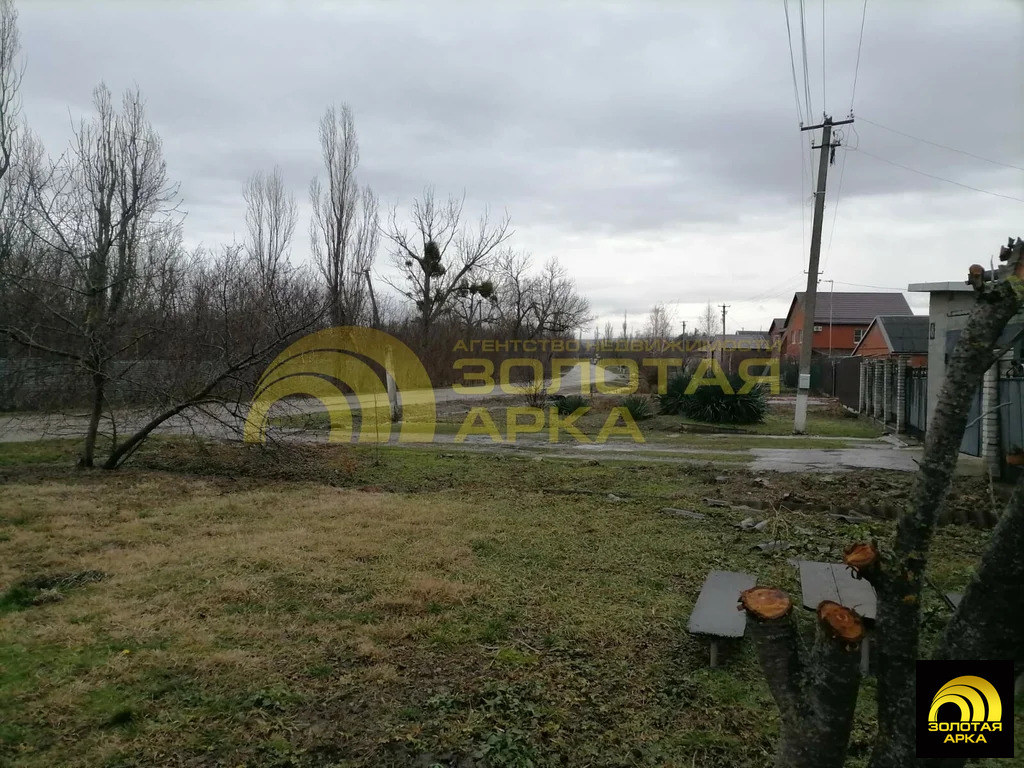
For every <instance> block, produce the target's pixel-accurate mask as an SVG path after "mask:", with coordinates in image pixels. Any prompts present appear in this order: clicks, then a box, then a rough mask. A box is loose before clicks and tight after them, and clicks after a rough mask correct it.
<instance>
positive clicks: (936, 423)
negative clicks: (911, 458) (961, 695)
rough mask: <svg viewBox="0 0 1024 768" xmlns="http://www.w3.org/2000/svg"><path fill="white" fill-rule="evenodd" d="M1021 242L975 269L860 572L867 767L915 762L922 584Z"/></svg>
mask: <svg viewBox="0 0 1024 768" xmlns="http://www.w3.org/2000/svg"><path fill="white" fill-rule="evenodd" d="M1021 247H1022V243H1021V241H1020V239H1018V240H1017V241H1016V243H1015V244H1013V248H1012V250H1011V249H1007V248H1004V249H1003V254H1002V256H1003V258H1004V259H1007V260H1009V262H1010V263H1009V265H1008V266H1009V270H1008V271H1009V274H1007V275H1005V276H1004V277H1003V278H1002V279H1000V280H997V281H996V282H994V283H991V284H986V283H985V282H984V279H983V275H984V270H983V269H982V268H981V267H978V266H973V267H971V270H970V277H969V279H968V282H970V283H971V284H972V285H973V286H974V287H975V290H976V291H977V294H978V298H977V302H976V303H975V305H974V309H973V310H972V311H971V314H970V316H969V318H968V320H967V326H966V327H965V328H964V330H963V332H962V333H961V335H960V339H959V340H958V342H957V345H956V348H955V349H954V350H953V354H952V355H951V359H950V362H949V365H948V366H947V368H946V378H945V381H944V382H943V384H942V389H941V391H940V393H939V399H938V403H937V404H936V406H935V410H934V412H933V413H932V415H931V418H930V421H929V424H928V430H927V433H926V436H925V447H924V457H923V459H922V461H921V469H920V471H919V472H918V474H917V481H916V487H915V490H914V495H913V500H912V503H911V506H910V508H909V509H907V510H905V511H904V513H903V514H901V515H900V517H899V520H898V522H897V526H896V539H895V542H894V544H893V552H892V556H891V557H884V558H881V559H880V561H879V563H878V564H877V567H874V568H872V569H871V570H870V571H868V572H866V573H864V574H863V575H864V576H865V578H867V579H868V580H869V581H871V584H872V586H874V588H875V591H876V593H877V595H878V613H877V619H876V622H877V623H876V637H877V648H878V652H877V654H876V661H877V670H878V734H877V737H876V740H875V747H874V750H873V751H872V755H871V763H870V765H871V768H903V766H907V765H912V764H913V763H914V761H915V759H916V758H915V751H916V750H915V747H916V735H915V734H916V729H915V718H916V691H915V685H916V681H917V660H918V658H919V657H920V635H919V629H920V620H921V587H922V580H923V577H924V570H925V566H926V564H927V562H928V552H929V549H930V547H931V541H932V534H933V533H934V531H935V525H936V522H937V521H938V516H939V511H940V509H941V507H942V505H943V504H944V503H945V501H946V497H947V495H948V494H949V488H950V486H951V485H952V482H953V472H954V470H955V469H956V463H957V457H958V455H959V452H960V441H961V440H962V439H963V434H964V430H965V429H966V427H967V414H968V411H969V409H970V404H971V399H972V398H973V397H974V394H975V392H977V391H978V388H979V387H980V386H981V381H982V378H983V376H984V374H985V371H986V370H988V369H989V367H991V365H992V363H993V362H995V360H994V356H993V350H994V349H995V347H996V344H997V342H998V341H999V337H1000V335H1001V334H1002V332H1003V331H1004V330H1005V328H1006V325H1007V324H1008V323H1009V321H1010V319H1011V318H1012V317H1013V316H1014V315H1015V314H1017V312H1018V311H1019V310H1020V308H1021V305H1022V303H1024V280H1022V279H1021V277H1022V275H1024V260H1022V259H1021Z"/></svg>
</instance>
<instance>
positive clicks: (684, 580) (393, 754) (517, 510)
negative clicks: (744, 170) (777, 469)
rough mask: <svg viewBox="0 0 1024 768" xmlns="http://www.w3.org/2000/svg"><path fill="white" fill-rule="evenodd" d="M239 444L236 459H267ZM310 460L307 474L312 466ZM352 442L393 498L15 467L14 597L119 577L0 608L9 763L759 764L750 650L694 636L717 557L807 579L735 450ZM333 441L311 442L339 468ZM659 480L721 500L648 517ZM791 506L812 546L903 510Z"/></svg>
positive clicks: (952, 545) (965, 560) (782, 579)
mask: <svg viewBox="0 0 1024 768" xmlns="http://www.w3.org/2000/svg"><path fill="white" fill-rule="evenodd" d="M238 455H240V456H241V457H242V458H240V459H239V458H236V457H235V456H232V457H231V458H229V460H228V461H237V462H238V463H236V464H234V465H231V466H233V467H236V468H237V467H239V466H245V464H244V462H245V461H250V460H255V461H257V462H264V461H265V460H266V457H267V454H265V453H253V452H249V451H240V453H239V454H238ZM310 456H315V454H309V455H307V456H306V463H304V464H303V466H302V467H301V468H300V470H301V473H309V474H311V475H314V474H323V473H322V472H320V471H319V470H318V469H317V467H316V466H315V465H314V464H312V463H311V460H310ZM346 456H347V458H348V460H351V461H352V462H354V463H359V467H360V468H359V469H358V473H357V474H356V475H354V476H352V477H351V478H350V482H351V483H352V484H353V485H373V486H375V487H376V488H377V489H378V490H379V489H380V488H391V489H395V488H401V489H403V490H404V491H405V492H402V493H391V492H373V493H366V492H360V491H358V490H353V489H350V488H335V487H329V486H326V485H323V484H319V483H314V482H308V481H294V480H287V479H286V480H281V479H278V480H276V481H275V482H273V483H271V482H269V481H264V480H258V479H251V478H250V479H246V478H245V476H241V479H239V480H235V479H227V478H225V477H205V478H196V477H190V476H184V475H173V474H165V473H160V472H152V471H141V470H131V471H126V472H123V473H119V474H116V475H109V474H66V475H55V476H54V477H52V478H46V477H41V476H40V477H35V478H34V479H31V480H30V479H25V480H22V481H18V480H17V479H16V480H15V482H11V483H9V484H8V485H7V486H5V488H4V493H3V495H2V496H0V521H3V522H2V523H0V524H2V526H3V528H2V529H0V533H3V534H4V536H5V538H2V539H0V594H4V595H6V594H9V591H10V589H9V588H10V587H12V586H13V585H15V584H18V583H20V582H21V581H23V580H24V579H28V578H32V577H36V576H52V575H53V574H73V573H79V574H80V573H85V572H92V571H95V572H101V573H103V574H104V578H103V579H102V580H101V581H80V582H75V583H74V584H72V585H70V586H68V587H66V588H65V587H62V586H60V584H62V583H63V582H54V583H58V586H57V587H56V589H57V591H59V592H61V593H62V597H63V599H62V600H60V601H58V602H44V603H42V604H34V603H32V602H31V601H29V602H27V603H26V602H25V601H21V602H10V603H0V764H2V765H7V764H11V765H16V766H26V767H27V768H44V767H45V768H49V767H50V766H54V765H61V766H65V765H67V766H75V765H83V766H85V765H88V766H93V765H109V766H150V765H194V766H204V767H205V766H211V767H212V766H221V765H230V766H235V765H259V766H281V767H282V768H283V767H284V766H290V767H292V768H294V767H295V766H310V767H312V766H346V767H349V766H395V767H396V768H397V766H408V765H411V764H417V761H419V764H425V765H430V764H431V762H437V763H440V764H441V765H444V766H452V765H457V764H458V761H459V760H463V765H467V764H468V763H466V762H465V760H468V759H472V760H473V764H474V765H475V768H487V767H488V766H492V767H494V768H497V767H498V766H519V767H520V768H526V766H530V765H534V766H536V765H557V764H568V765H592V766H609V768H610V766H621V765H626V764H629V765H638V766H662V765H676V764H679V765H694V766H700V765H704V766H719V765H730V766H737V767H739V768H753V767H754V766H762V765H766V764H767V762H768V761H769V760H770V754H771V747H772V738H773V729H774V725H773V722H774V721H773V720H772V719H771V718H766V717H765V712H771V711H773V710H772V709H771V700H770V697H769V695H768V693H767V690H766V689H765V687H764V685H763V682H762V680H761V676H760V672H759V671H758V669H757V666H756V663H755V662H754V659H753V654H752V653H751V650H750V648H749V647H748V646H747V645H746V644H742V643H741V644H739V645H738V646H737V647H736V648H735V649H734V652H733V653H732V654H731V655H729V656H728V657H727V660H726V666H725V667H723V668H722V669H720V670H714V671H712V670H708V669H707V661H706V650H705V649H704V648H703V646H702V645H701V643H700V642H698V641H697V640H695V639H694V638H691V637H689V636H688V635H687V634H686V633H685V632H684V629H683V628H684V626H685V619H686V616H687V614H688V612H689V609H690V607H691V606H692V603H693V601H694V600H695V598H696V595H697V592H698V590H699V587H700V583H701V581H702V579H703V577H704V575H705V574H706V573H707V571H708V570H710V569H711V568H728V569H734V570H738V569H743V570H749V571H751V572H753V573H756V574H757V575H758V576H759V578H760V579H761V580H762V583H768V582H770V583H775V584H780V585H782V586H786V587H789V588H793V587H795V579H796V574H795V570H794V569H793V568H792V567H790V566H789V565H787V563H786V558H787V557H789V556H793V554H794V553H792V552H790V553H785V554H781V555H777V556H771V557H765V556H762V555H760V554H755V553H753V552H752V551H751V550H750V549H749V546H750V540H749V536H750V534H746V533H743V532H739V531H737V530H736V529H735V528H733V527H731V525H730V523H731V522H736V520H733V519H732V518H731V517H730V515H731V512H730V511H728V510H724V511H723V510H722V509H717V508H716V509H707V508H704V507H703V506H701V501H700V500H701V499H702V498H703V497H705V496H711V495H717V493H718V492H719V491H720V490H721V489H720V488H719V486H720V483H719V481H718V480H717V479H716V478H717V477H718V476H719V475H720V474H721V473H722V472H723V470H721V469H720V468H715V469H712V468H708V469H702V468H694V467H681V466H677V467H668V466H653V465H651V466H644V465H633V466H630V465H615V466H610V467H609V466H591V465H589V464H588V465H583V464H575V465H574V464H570V463H565V462H533V461H530V460H523V461H520V460H512V459H505V458H503V457H497V456H494V457H487V456H460V457H458V458H457V459H453V458H444V457H442V456H440V455H438V454H437V453H436V452H430V451H422V452H418V451H411V450H405V449H402V450H396V451H393V452H382V456H384V463H383V464H372V465H370V464H365V465H364V464H361V463H360V462H363V457H362V455H361V454H359V453H350V454H346ZM353 457H354V458H353ZM336 458H337V457H336V454H335V453H333V452H332V451H330V450H329V449H324V455H323V458H322V461H323V463H324V466H331V465H333V464H334V462H335V459H336ZM259 466H263V464H259ZM288 471H289V468H288V467H282V468H280V470H279V472H280V473H281V475H286V474H287V472H288ZM235 472H236V471H235V470H234V469H233V470H232V472H231V474H232V477H236V476H240V473H239V474H236V473H235ZM253 474H258V472H254V473H253ZM730 477H732V476H730ZM734 481H735V483H736V484H737V487H739V485H741V484H742V486H743V487H744V488H747V487H751V488H756V489H757V491H758V492H759V493H766V491H764V489H760V488H759V486H751V484H750V483H749V479H747V480H743V478H742V476H741V475H740V474H739V473H736V475H735V478H734ZM731 482H732V481H731ZM789 482H793V483H795V482H796V481H795V480H787V483H789ZM836 485H837V486H838V485H839V484H836ZM543 486H548V487H556V488H569V487H573V486H578V487H581V488H586V489H591V490H598V491H601V493H599V494H598V495H579V496H576V495H571V494H570V495H558V496H553V495H549V494H546V493H542V492H540V491H539V490H538V487H543ZM787 488H789V486H788V485H787ZM613 490H614V491H621V492H631V494H630V495H628V498H624V499H622V500H620V501H613V500H609V499H608V498H606V492H607V491H613ZM670 492H674V493H676V494H677V495H678V496H679V500H678V501H677V502H672V505H673V506H676V505H682V506H688V507H692V508H697V509H702V510H703V511H705V512H707V513H708V519H707V520H706V521H700V522H695V521H683V520H679V519H676V518H670V517H668V516H666V515H664V514H662V513H660V511H659V510H660V508H661V507H662V506H665V504H666V502H665V500H664V495H666V494H668V493H670ZM779 492H780V491H779V489H778V488H773V489H772V491H771V493H779ZM846 492H847V489H845V488H840V487H837V489H836V493H846ZM792 516H793V522H794V523H797V522H798V524H799V525H800V526H804V527H809V528H813V529H814V531H815V534H814V537H813V541H809V542H808V546H811V545H812V544H813V546H814V547H815V549H814V550H813V551H812V550H810V549H808V551H807V554H811V553H812V552H813V554H814V556H816V557H820V558H828V557H830V556H838V553H839V551H840V550H841V547H842V546H843V545H844V544H845V543H846V542H847V541H848V540H849V539H850V538H851V537H852V536H858V537H862V536H865V535H879V536H882V535H884V534H885V532H886V531H887V530H888V528H887V526H888V525H889V524H888V523H886V522H878V523H877V524H875V523H872V524H870V525H869V526H867V527H866V528H864V529H862V530H853V529H849V528H837V527H836V526H835V524H834V523H831V522H829V523H826V522H825V521H824V520H823V519H821V518H820V517H817V518H816V517H815V516H814V514H813V513H810V512H794V513H792ZM984 535H985V534H983V533H980V532H976V531H969V530H958V531H957V532H956V536H953V535H952V533H950V534H948V535H946V534H943V535H940V537H939V538H938V542H939V544H940V547H941V548H942V550H943V551H942V553H941V556H940V557H939V559H938V560H937V561H936V562H937V563H939V564H941V570H938V571H937V572H936V573H935V574H933V576H934V577H935V578H936V579H937V580H938V581H939V582H940V583H941V586H942V587H943V588H950V589H953V588H957V587H959V586H962V584H963V582H964V581H965V580H966V578H968V576H969V572H970V565H971V562H972V559H973V557H974V556H975V555H976V553H977V552H978V551H979V549H980V546H981V543H982V541H983V539H984ZM745 537H746V538H745ZM823 543H824V545H826V549H827V551H826V552H824V553H822V552H821V551H819V550H818V549H817V547H819V546H820V545H822V544H823ZM829 548H830V549H829ZM40 583H46V584H49V583H50V582H40ZM3 606H6V607H3ZM933 609H935V606H929V611H932V610H933ZM936 615H937V614H936ZM862 709H863V712H861V713H860V714H859V715H858V717H859V718H860V719H859V721H858V722H860V723H861V725H860V726H859V730H858V731H856V732H855V734H854V746H855V749H861V750H863V749H864V748H865V744H866V739H867V734H868V733H869V728H870V718H871V710H870V706H867V705H865V706H864V707H862ZM737 734H743V735H742V736H739V735H737ZM862 756H863V753H861V755H860V757H858V755H857V754H855V757H854V761H853V763H852V764H853V765H858V764H862V763H863V760H862V759H861V757H862ZM858 760H860V763H858V762H857V761H858Z"/></svg>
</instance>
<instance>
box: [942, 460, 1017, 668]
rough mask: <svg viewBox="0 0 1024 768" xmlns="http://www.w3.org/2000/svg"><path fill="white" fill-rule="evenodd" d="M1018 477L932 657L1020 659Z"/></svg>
mask: <svg viewBox="0 0 1024 768" xmlns="http://www.w3.org/2000/svg"><path fill="white" fill-rule="evenodd" d="M1022 594H1024V478H1022V479H1021V480H1019V481H1018V482H1017V485H1016V488H1014V491H1013V495H1012V496H1011V497H1010V501H1009V503H1008V504H1007V505H1006V508H1005V509H1004V510H1003V514H1002V517H1000V519H999V523H998V524H997V525H996V527H995V529H994V530H993V531H992V537H991V544H990V545H989V547H988V549H986V550H985V554H984V555H982V558H981V564H980V565H979V566H978V569H977V570H976V571H975V572H974V577H973V578H972V579H971V582H970V584H968V585H967V590H966V591H965V592H964V596H963V599H962V600H961V601H960V605H959V606H958V607H957V610H956V612H955V613H954V614H953V618H952V620H951V621H950V622H949V624H948V625H947V626H946V631H945V633H944V634H943V637H942V642H941V643H940V645H939V648H938V650H937V651H936V653H935V658H937V659H1016V660H1024V611H1022V610H1021V595H1022Z"/></svg>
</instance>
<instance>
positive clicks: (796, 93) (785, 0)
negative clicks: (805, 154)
mask: <svg viewBox="0 0 1024 768" xmlns="http://www.w3.org/2000/svg"><path fill="white" fill-rule="evenodd" d="M782 10H783V11H784V12H785V14H786V40H787V41H788V42H789V70H790V72H791V73H792V74H793V97H794V99H795V100H796V115H797V117H798V118H799V119H800V125H801V126H802V125H803V124H804V113H803V110H802V109H801V107H800V86H799V85H797V83H796V61H795V59H794V56H793V33H792V30H791V26H790V23H789V0H782ZM809 119H810V116H808V120H809ZM801 151H802V150H801Z"/></svg>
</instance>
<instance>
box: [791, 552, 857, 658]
mask: <svg viewBox="0 0 1024 768" xmlns="http://www.w3.org/2000/svg"><path fill="white" fill-rule="evenodd" d="M797 567H799V569H800V591H801V592H802V593H803V603H804V608H808V609H810V610H812V611H817V610H818V609H819V606H820V605H821V604H822V603H825V602H831V603H838V604H839V605H841V606H843V607H845V608H849V609H851V610H853V611H855V612H856V613H857V615H858V616H860V617H861V618H862V619H864V620H866V621H874V619H875V610H876V601H875V590H874V589H873V588H872V586H871V584H869V583H868V582H867V581H866V580H865V579H858V578H856V577H855V576H854V575H853V573H852V572H851V571H850V568H849V567H848V566H846V565H843V564H840V563H816V562H813V561H811V560H801V561H800V562H799V563H797ZM870 665H871V638H870V637H868V636H865V637H864V639H863V641H862V642H861V644H860V671H861V674H865V675H866V674H868V670H869V668H870Z"/></svg>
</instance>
